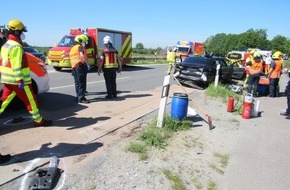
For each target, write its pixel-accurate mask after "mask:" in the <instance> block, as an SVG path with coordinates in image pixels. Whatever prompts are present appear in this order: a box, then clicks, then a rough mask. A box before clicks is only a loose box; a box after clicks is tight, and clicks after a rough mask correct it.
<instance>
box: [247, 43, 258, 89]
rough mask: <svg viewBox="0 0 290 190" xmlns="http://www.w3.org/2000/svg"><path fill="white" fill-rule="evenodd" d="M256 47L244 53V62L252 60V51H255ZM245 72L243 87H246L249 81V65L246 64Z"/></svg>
mask: <svg viewBox="0 0 290 190" xmlns="http://www.w3.org/2000/svg"><path fill="white" fill-rule="evenodd" d="M256 51H257V50H256V49H251V50H249V51H248V52H247V53H246V63H247V62H250V61H252V60H253V57H254V53H255V52H256ZM245 73H246V77H245V81H244V89H246V88H248V82H249V75H250V66H247V65H246V68H245Z"/></svg>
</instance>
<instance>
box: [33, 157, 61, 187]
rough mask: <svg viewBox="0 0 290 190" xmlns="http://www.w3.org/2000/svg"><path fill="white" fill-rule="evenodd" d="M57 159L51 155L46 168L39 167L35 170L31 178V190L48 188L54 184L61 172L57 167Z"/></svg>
mask: <svg viewBox="0 0 290 190" xmlns="http://www.w3.org/2000/svg"><path fill="white" fill-rule="evenodd" d="M58 162H59V159H58V158H57V157H56V156H52V157H51V159H50V163H49V166H48V168H39V169H37V170H36V172H35V175H34V177H33V178H32V180H31V183H30V188H29V189H31V190H50V189H53V188H54V187H55V186H56V183H57V178H58V177H59V174H60V173H61V170H60V169H59V168H58Z"/></svg>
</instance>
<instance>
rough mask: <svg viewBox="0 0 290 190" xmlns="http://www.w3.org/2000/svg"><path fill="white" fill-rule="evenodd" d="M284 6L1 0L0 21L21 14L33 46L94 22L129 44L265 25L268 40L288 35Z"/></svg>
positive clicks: (200, 37)
mask: <svg viewBox="0 0 290 190" xmlns="http://www.w3.org/2000/svg"><path fill="white" fill-rule="evenodd" d="M84 2H86V3H84ZM5 7H6V9H5ZM289 7H290V1H286V0H276V1H272V2H267V1H262V0H256V1H255V0H243V1H234V0H199V1H195V0H182V1H171V0H167V1H161V0H160V1H158V0H146V1H145V0H143V1H142V0H141V1H136V0H122V1H117V0H116V1H104V0H102V1H100V0H87V1H82V2H81V1H72V0H70V1H69V0H50V1H48V0H25V1H19V2H14V1H4V2H2V3H1V17H0V25H3V24H5V25H6V24H7V23H8V21H9V20H11V19H14V18H16V19H19V20H21V21H22V22H23V23H24V24H25V25H26V27H27V29H28V32H27V33H26V40H25V41H26V42H27V43H28V44H30V45H33V46H53V44H54V43H57V42H58V41H59V40H60V39H61V37H62V36H63V35H65V34H67V33H68V32H69V29H70V28H76V27H77V28H86V27H99V28H108V29H114V30H123V31H130V32H132V34H133V46H134V47H135V45H136V43H139V42H141V43H142V44H143V45H144V47H145V48H157V47H162V48H163V47H166V46H167V45H174V44H176V42H177V41H179V40H190V41H196V42H204V41H205V40H206V39H207V38H208V37H210V36H213V35H216V34H218V33H226V34H240V33H243V32H246V31H247V30H249V29H251V28H253V29H255V30H256V29H266V30H267V34H268V39H269V40H271V39H272V38H273V37H274V36H276V35H282V36H285V37H287V38H290V27H289V19H290V11H289Z"/></svg>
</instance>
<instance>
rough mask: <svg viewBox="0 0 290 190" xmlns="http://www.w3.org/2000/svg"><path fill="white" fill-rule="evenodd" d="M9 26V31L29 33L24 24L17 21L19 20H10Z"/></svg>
mask: <svg viewBox="0 0 290 190" xmlns="http://www.w3.org/2000/svg"><path fill="white" fill-rule="evenodd" d="M7 26H8V29H9V30H14V31H15V30H18V31H23V32H27V29H26V27H25V26H24V24H23V23H22V22H21V21H20V20H17V19H13V20H10V21H9V22H8V24H7Z"/></svg>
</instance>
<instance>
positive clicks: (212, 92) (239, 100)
mask: <svg viewBox="0 0 290 190" xmlns="http://www.w3.org/2000/svg"><path fill="white" fill-rule="evenodd" d="M205 94H206V95H207V96H208V97H212V98H218V99H220V100H222V102H224V103H227V101H228V98H229V97H234V99H235V101H234V102H235V103H234V104H235V108H234V109H235V112H236V113H238V114H241V113H242V109H243V100H244V95H242V94H237V93H235V92H234V91H232V90H231V89H229V87H228V85H223V84H219V85H218V86H217V87H215V86H214V84H210V85H209V87H208V88H206V89H205Z"/></svg>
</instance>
